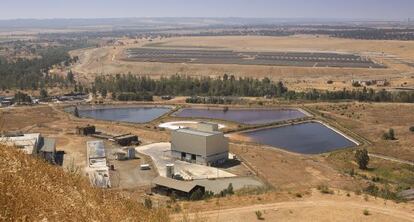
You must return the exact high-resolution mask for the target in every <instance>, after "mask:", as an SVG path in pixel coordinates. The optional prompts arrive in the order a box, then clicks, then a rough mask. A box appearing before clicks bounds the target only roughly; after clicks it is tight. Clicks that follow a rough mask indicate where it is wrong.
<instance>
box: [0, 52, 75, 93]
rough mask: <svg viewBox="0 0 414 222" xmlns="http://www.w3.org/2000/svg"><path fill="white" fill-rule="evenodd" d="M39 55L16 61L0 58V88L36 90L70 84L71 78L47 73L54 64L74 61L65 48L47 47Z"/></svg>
mask: <svg viewBox="0 0 414 222" xmlns="http://www.w3.org/2000/svg"><path fill="white" fill-rule="evenodd" d="M39 56H40V57H39V58H35V59H22V58H19V59H17V60H16V61H8V60H6V59H5V58H0V79H1V81H0V89H2V90H7V89H16V88H17V89H21V90H25V89H33V90H37V89H39V88H45V87H51V86H55V85H57V84H60V85H61V84H71V81H73V80H71V79H67V78H65V77H64V76H58V75H49V74H48V71H49V69H50V68H51V67H53V66H54V65H57V64H63V65H70V64H71V63H73V62H75V60H76V58H71V57H70V56H69V54H68V51H67V50H66V49H65V48H48V49H46V50H44V51H43V52H41V53H40V54H39Z"/></svg>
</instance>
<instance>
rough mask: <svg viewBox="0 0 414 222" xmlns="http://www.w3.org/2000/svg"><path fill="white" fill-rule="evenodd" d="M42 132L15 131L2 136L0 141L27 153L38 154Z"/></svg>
mask: <svg viewBox="0 0 414 222" xmlns="http://www.w3.org/2000/svg"><path fill="white" fill-rule="evenodd" d="M40 138H41V136H40V133H31V134H23V133H14V134H8V135H4V136H2V137H0V143H2V144H4V145H7V146H14V147H16V148H18V149H19V150H21V151H23V152H24V153H26V154H30V155H32V154H37V150H38V147H39V145H40Z"/></svg>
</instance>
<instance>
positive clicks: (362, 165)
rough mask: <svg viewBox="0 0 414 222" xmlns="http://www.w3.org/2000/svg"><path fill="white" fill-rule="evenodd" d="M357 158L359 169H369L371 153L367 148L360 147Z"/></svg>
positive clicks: (356, 154)
mask: <svg viewBox="0 0 414 222" xmlns="http://www.w3.org/2000/svg"><path fill="white" fill-rule="evenodd" d="M355 160H356V162H357V163H358V166H359V169H361V170H366V169H368V167H367V166H368V163H369V155H368V151H367V150H366V149H358V150H357V151H356V153H355Z"/></svg>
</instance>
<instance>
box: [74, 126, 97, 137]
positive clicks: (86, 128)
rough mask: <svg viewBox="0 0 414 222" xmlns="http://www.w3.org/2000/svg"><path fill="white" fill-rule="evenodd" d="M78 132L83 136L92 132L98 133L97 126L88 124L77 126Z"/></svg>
mask: <svg viewBox="0 0 414 222" xmlns="http://www.w3.org/2000/svg"><path fill="white" fill-rule="evenodd" d="M76 133H77V134H79V135H82V136H87V135H90V134H95V133H96V128H95V126H91V125H87V126H84V127H82V126H78V127H76Z"/></svg>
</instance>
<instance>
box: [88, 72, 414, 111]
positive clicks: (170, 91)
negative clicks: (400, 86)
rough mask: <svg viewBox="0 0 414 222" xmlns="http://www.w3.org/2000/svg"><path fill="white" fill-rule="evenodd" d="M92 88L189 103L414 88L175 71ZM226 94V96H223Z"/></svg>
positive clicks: (411, 97)
mask: <svg viewBox="0 0 414 222" xmlns="http://www.w3.org/2000/svg"><path fill="white" fill-rule="evenodd" d="M91 90H92V92H93V93H96V92H100V93H101V94H102V95H105V96H106V94H107V92H111V93H112V97H113V99H119V100H121V101H128V100H147V101H148V100H152V96H161V95H171V96H191V98H189V99H188V100H187V102H189V103H221V104H226V103H229V102H231V101H230V100H232V97H263V96H266V97H273V98H284V99H286V100H310V101H339V100H357V101H361V102H402V103H413V102H414V92H407V91H395V92H392V91H386V90H385V89H383V90H379V91H375V90H374V89H372V88H366V87H364V88H362V89H353V90H347V89H343V90H338V91H328V90H317V89H313V90H309V91H306V92H296V91H294V90H288V88H287V87H286V86H284V84H283V83H282V82H280V81H279V82H275V81H272V80H270V79H269V78H263V79H261V80H260V79H255V78H250V77H239V78H236V77H235V76H233V75H223V76H222V77H217V78H213V77H199V78H197V77H191V76H182V75H174V76H170V77H162V78H160V79H151V78H149V77H147V76H135V75H132V74H127V75H116V76H98V77H96V78H95V81H94V83H93V85H92V89H91ZM226 98H229V99H226Z"/></svg>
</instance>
